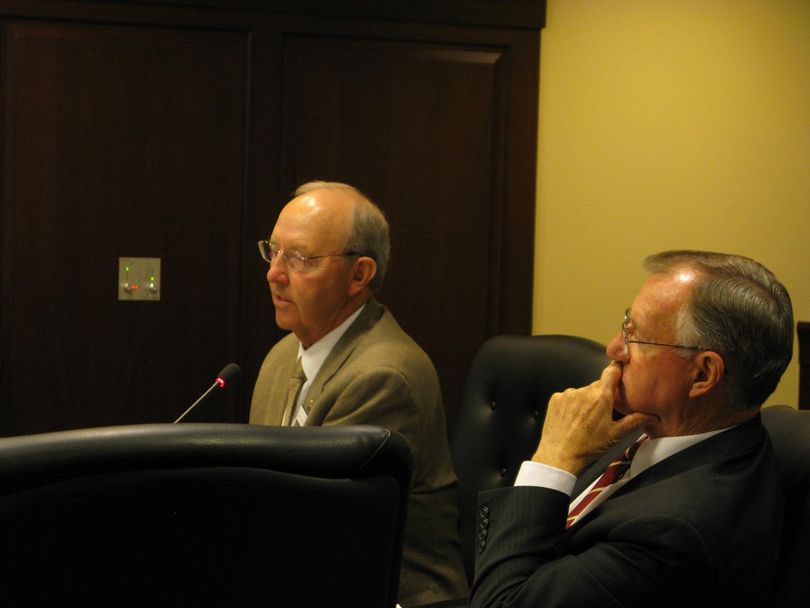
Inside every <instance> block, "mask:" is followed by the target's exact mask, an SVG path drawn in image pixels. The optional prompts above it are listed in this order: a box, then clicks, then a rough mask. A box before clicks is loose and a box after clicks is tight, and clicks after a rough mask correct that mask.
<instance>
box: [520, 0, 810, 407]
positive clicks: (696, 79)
mask: <svg viewBox="0 0 810 608" xmlns="http://www.w3.org/2000/svg"><path fill="white" fill-rule="evenodd" d="M541 36H542V37H541V47H542V54H541V74H540V80H541V85H540V137H539V159H538V204H537V242H536V250H535V251H536V253H535V255H536V258H535V301H534V320H533V321H534V322H533V331H534V333H572V334H578V335H584V336H587V337H590V338H593V339H595V340H599V341H601V342H607V341H608V340H609V339H610V337H611V336H612V335H613V334H614V333H616V331H617V330H618V328H619V324H620V322H621V316H622V313H623V311H624V309H625V308H626V307H627V306H628V305H629V302H630V301H631V300H632V298H633V297H634V296H635V294H636V292H637V291H638V288H639V287H640V285H641V283H642V282H643V280H644V278H645V273H644V271H643V269H642V268H641V261H642V259H643V258H644V257H645V256H646V255H647V254H649V253H653V252H656V251H660V250H663V249H671V248H696V249H711V250H716V251H728V252H734V253H741V254H744V255H747V256H750V257H753V258H755V259H757V260H759V261H761V262H763V263H764V264H765V265H766V266H768V267H769V268H770V269H771V270H773V271H774V272H775V273H776V275H777V276H778V277H779V278H780V279H781V280H782V282H783V283H784V284H785V285H786V287H787V288H788V290H789V291H790V293H791V296H792V298H793V307H794V312H795V315H796V320H797V321H798V320H810V1H808V0H610V1H608V0H549V2H548V19H547V26H546V28H545V29H544V30H543V32H542V35H541ZM797 359H798V349H797V350H796V352H794V360H793V362H792V363H791V366H790V367H789V368H788V372H787V373H786V375H785V376H784V378H783V380H782V383H781V384H780V386H779V388H778V389H777V391H776V393H774V395H773V396H772V397H771V399H770V400H769V403H789V404H791V405H794V406H795V405H796V403H797V400H798V365H797V362H796V361H797Z"/></svg>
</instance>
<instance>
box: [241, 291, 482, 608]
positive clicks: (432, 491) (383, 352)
mask: <svg viewBox="0 0 810 608" xmlns="http://www.w3.org/2000/svg"><path fill="white" fill-rule="evenodd" d="M298 345H299V341H298V339H297V338H296V337H295V336H294V335H292V334H290V335H288V336H286V337H285V338H283V339H282V340H280V341H279V342H278V344H276V345H275V346H274V347H273V349H272V350H271V351H270V352H269V353H268V355H267V357H266V358H265V360H264V363H263V364H262V367H261V370H260V371H259V377H258V380H257V381H256V387H255V389H254V392H253V400H252V403H251V408H250V422H251V424H266V425H280V424H282V421H283V420H284V419H285V412H284V410H285V405H286V400H287V387H288V385H289V379H290V377H291V376H292V374H293V370H294V367H295V360H296V358H297V354H298ZM306 400H307V402H308V404H309V406H310V411H309V416H308V418H307V421H306V424H307V425H308V426H309V425H323V426H328V425H348V424H374V425H379V426H382V427H385V428H388V429H391V430H392V431H396V432H398V433H401V434H402V435H403V436H404V437H405V438H406V439H407V440H408V442H409V443H410V446H411V451H412V453H413V464H414V470H413V478H412V479H411V489H410V497H409V501H408V516H407V524H406V530H405V548H404V553H403V558H402V570H401V574H400V586H399V602H400V604H401V605H402V606H404V607H405V608H408V607H409V606H418V605H421V604H426V603H429V602H436V601H441V600H446V599H452V598H458V597H464V596H466V595H467V582H466V578H465V576H464V569H463V566H462V561H461V549H460V545H459V540H458V533H457V521H458V506H457V498H456V476H455V473H454V472H453V467H452V465H451V463H450V451H449V447H448V444H447V431H446V424H445V418H444V408H443V406H442V398H441V391H440V389H439V380H438V377H437V375H436V370H435V368H434V367H433V364H432V363H431V361H430V359H429V358H428V356H427V355H426V354H425V352H424V351H423V350H422V349H421V348H420V347H419V346H418V345H417V344H416V343H415V342H414V341H413V340H412V339H411V338H410V337H409V336H408V335H407V334H406V333H405V332H404V331H403V330H402V328H400V326H399V324H398V323H397V322H396V320H395V319H394V317H393V315H392V314H391V313H390V312H389V311H388V310H387V309H386V308H385V307H384V306H382V305H380V304H379V303H378V302H376V301H375V300H373V299H372V300H369V302H368V303H367V304H366V307H365V309H364V310H363V312H362V313H361V314H360V316H359V317H358V318H357V319H356V320H355V321H354V323H352V325H351V326H350V327H349V329H348V330H347V331H346V333H345V334H344V335H343V336H342V337H341V339H340V340H339V341H338V343H337V344H336V345H335V347H334V348H333V349H332V352H331V353H329V356H328V357H327V358H326V361H325V362H324V364H323V366H322V367H321V369H320V371H319V372H318V375H317V376H316V377H315V378H314V380H313V382H312V385H311V386H310V388H309V392H308V393H307V396H306ZM286 418H287V419H289V414H287V416H286Z"/></svg>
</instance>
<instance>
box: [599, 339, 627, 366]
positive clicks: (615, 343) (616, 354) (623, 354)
mask: <svg viewBox="0 0 810 608" xmlns="http://www.w3.org/2000/svg"><path fill="white" fill-rule="evenodd" d="M605 353H606V354H607V356H608V357H609V358H610V359H611V360H612V361H627V359H628V355H629V353H628V352H627V348H626V347H625V344H624V339H623V338H622V335H621V334H620V333H618V334H616V335H615V336H613V338H612V339H611V340H610V342H608V345H607V348H605Z"/></svg>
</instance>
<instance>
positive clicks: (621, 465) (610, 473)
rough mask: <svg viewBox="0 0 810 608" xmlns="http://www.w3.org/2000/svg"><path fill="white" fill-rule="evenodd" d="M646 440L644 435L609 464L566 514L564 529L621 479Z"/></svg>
mask: <svg viewBox="0 0 810 608" xmlns="http://www.w3.org/2000/svg"><path fill="white" fill-rule="evenodd" d="M645 439H647V436H646V435H645V436H644V437H642V438H641V439H639V440H638V441H636V442H635V443H634V444H633V445H631V446H630V447H629V448H627V449H626V450H625V451H624V453H623V454H622V455H621V456H620V457H619V458H617V459H616V460H614V461H613V462H611V463H610V464H609V465H608V467H607V469H605V472H604V473H602V476H601V477H600V478H599V479H597V480H596V483H595V484H594V485H593V487H592V488H591V489H590V491H589V492H588V493H587V494H586V495H585V496H583V497H582V500H580V501H579V502H578V503H577V504H576V505H575V506H574V508H573V509H571V510H570V511H569V512H568V519H566V520H565V527H566V528H570V527H571V524H573V523H574V522H575V521H576V519H577V517H579V516H580V514H581V513H582V512H583V511H584V510H585V508H586V507H587V506H588V505H589V504H591V503H592V502H593V500H594V499H595V498H596V497H597V496H599V494H601V493H602V490H604V489H605V488H606V487H608V486H609V485H611V484H613V483H614V482H616V481H618V480H619V479H621V478H622V475H624V474H625V472H627V469H629V468H630V463H631V462H632V461H633V456H635V455H636V452H638V448H639V446H640V445H641V444H642V443H643V442H644V440H645Z"/></svg>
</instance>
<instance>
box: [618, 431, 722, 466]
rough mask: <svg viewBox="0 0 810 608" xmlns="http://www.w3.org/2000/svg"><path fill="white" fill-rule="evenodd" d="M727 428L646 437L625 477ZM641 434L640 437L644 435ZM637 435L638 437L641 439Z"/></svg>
mask: <svg viewBox="0 0 810 608" xmlns="http://www.w3.org/2000/svg"><path fill="white" fill-rule="evenodd" d="M729 428H733V427H729ZM727 430H728V428H725V429H720V430H717V431H708V432H706V433H698V434H697V435H679V436H677V437H658V438H657V439H647V440H646V441H645V442H644V443H642V444H641V445H640V446H639V448H638V452H636V455H635V457H634V458H633V462H631V463H630V472H629V474H628V475H627V476H626V477H625V478H626V479H629V478H631V477H634V476H635V475H638V474H639V473H641V472H642V471H644V470H646V469H649V468H650V467H651V466H653V465H654V464H658V463H659V462H661V461H662V460H664V459H665V458H669V457H670V456H673V455H675V454H677V453H678V452H680V451H682V450H685V449H686V448H688V447H692V446H693V445H695V444H696V443H700V442H701V441H703V440H705V439H708V438H709V437H712V436H714V435H718V434H720V433H722V432H723V431H727ZM645 436H646V435H642V436H641V437H645ZM641 437H639V439H641Z"/></svg>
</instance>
